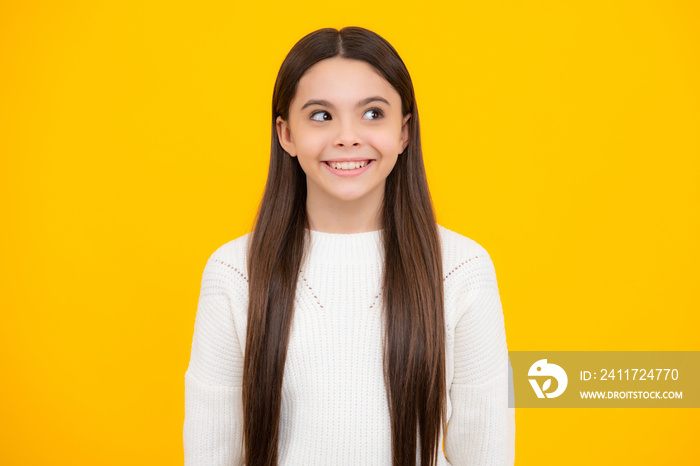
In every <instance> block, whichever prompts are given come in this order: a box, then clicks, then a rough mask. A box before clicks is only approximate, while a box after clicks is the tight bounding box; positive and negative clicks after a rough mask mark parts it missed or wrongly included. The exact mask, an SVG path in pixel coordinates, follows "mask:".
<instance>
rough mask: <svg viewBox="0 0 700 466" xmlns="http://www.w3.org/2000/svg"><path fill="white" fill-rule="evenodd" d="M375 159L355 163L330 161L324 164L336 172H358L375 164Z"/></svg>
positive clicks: (325, 161)
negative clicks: (372, 163)
mask: <svg viewBox="0 0 700 466" xmlns="http://www.w3.org/2000/svg"><path fill="white" fill-rule="evenodd" d="M373 161H374V159H367V160H357V161H354V162H333V161H329V160H324V161H323V163H325V164H326V165H328V166H329V167H331V168H333V169H335V170H348V171H351V170H357V169H359V168H362V167H366V166H367V165H369V164H370V163H371V162H373Z"/></svg>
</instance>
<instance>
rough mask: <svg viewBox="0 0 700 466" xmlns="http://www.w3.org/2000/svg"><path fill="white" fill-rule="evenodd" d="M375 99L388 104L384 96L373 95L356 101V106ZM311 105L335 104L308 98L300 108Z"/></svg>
mask: <svg viewBox="0 0 700 466" xmlns="http://www.w3.org/2000/svg"><path fill="white" fill-rule="evenodd" d="M375 101H378V102H384V103H385V104H387V105H390V104H389V101H387V100H386V99H385V98H384V97H381V96H378V95H375V96H373V97H367V98H366V99H362V100H360V101H359V102H358V103H357V105H356V107H362V106H364V105H367V104H368V103H370V102H375ZM311 105H321V106H323V107H328V108H333V109H335V106H333V104H332V103H330V102H328V101H327V100H309V101H308V102H306V103H305V104H304V105H303V106H302V107H301V109H302V110H304V109H305V108H306V107H310V106H311Z"/></svg>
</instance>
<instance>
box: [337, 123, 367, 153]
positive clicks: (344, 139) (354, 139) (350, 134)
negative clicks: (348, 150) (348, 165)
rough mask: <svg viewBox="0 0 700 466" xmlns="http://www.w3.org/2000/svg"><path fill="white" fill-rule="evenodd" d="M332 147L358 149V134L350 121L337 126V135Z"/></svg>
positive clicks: (359, 141) (359, 140)
mask: <svg viewBox="0 0 700 466" xmlns="http://www.w3.org/2000/svg"><path fill="white" fill-rule="evenodd" d="M333 145H334V146H336V147H360V146H362V142H361V138H360V134H359V133H358V131H357V128H355V126H354V125H353V122H352V121H349V120H346V121H345V122H341V123H340V124H339V125H338V133H337V134H336V136H335V140H334V141H333Z"/></svg>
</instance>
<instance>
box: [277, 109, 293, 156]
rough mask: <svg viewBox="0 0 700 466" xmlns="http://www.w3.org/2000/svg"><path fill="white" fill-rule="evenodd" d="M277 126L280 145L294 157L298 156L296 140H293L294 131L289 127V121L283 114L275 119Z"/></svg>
mask: <svg viewBox="0 0 700 466" xmlns="http://www.w3.org/2000/svg"><path fill="white" fill-rule="evenodd" d="M275 125H276V128H277V138H278V139H279V141H280V145H281V146H282V148H283V149H284V151H285V152H287V153H288V154H289V155H291V156H292V157H296V155H297V149H296V145H295V144H294V141H292V132H291V130H290V128H289V123H287V122H286V121H285V120H284V119H282V117H281V116H278V117H277V120H276V121H275Z"/></svg>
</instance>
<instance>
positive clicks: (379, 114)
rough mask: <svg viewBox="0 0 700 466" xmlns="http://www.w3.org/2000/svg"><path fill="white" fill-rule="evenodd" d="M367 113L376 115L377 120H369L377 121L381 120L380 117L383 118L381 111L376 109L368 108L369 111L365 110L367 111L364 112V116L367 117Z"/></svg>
mask: <svg viewBox="0 0 700 466" xmlns="http://www.w3.org/2000/svg"><path fill="white" fill-rule="evenodd" d="M368 113H376V114H378V116H377V118H370V119H371V120H378V119H379V118H381V117H383V116H384V112H382V111H381V110H379V109H378V108H376V107H374V108H370V109H369V110H367V111H366V112H365V115H367V114H368Z"/></svg>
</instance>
